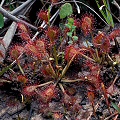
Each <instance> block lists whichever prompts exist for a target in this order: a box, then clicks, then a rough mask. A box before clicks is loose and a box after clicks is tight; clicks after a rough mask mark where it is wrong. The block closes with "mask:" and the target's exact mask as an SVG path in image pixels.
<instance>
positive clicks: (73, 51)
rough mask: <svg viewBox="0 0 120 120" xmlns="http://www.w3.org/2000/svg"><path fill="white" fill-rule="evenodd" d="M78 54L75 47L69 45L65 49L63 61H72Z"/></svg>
mask: <svg viewBox="0 0 120 120" xmlns="http://www.w3.org/2000/svg"><path fill="white" fill-rule="evenodd" d="M78 53H79V49H78V48H75V46H73V45H70V46H68V47H67V48H66V50H65V59H66V60H67V61H70V60H71V59H72V57H73V56H74V55H75V54H76V55H77V54H78Z"/></svg>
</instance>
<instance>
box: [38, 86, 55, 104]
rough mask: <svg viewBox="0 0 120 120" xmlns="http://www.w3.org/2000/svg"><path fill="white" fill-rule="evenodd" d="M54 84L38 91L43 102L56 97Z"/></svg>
mask: <svg viewBox="0 0 120 120" xmlns="http://www.w3.org/2000/svg"><path fill="white" fill-rule="evenodd" d="M56 93H57V91H56V86H55V85H50V86H48V87H47V88H46V89H44V90H42V91H40V92H39V96H40V100H41V102H43V103H48V102H50V101H51V100H52V98H55V97H56V95H57V94H56Z"/></svg>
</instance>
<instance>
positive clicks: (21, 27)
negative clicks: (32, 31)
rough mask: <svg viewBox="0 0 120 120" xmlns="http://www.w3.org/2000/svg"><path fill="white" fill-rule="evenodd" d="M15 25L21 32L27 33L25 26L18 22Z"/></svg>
mask: <svg viewBox="0 0 120 120" xmlns="http://www.w3.org/2000/svg"><path fill="white" fill-rule="evenodd" d="M17 25H18V29H19V30H20V31H21V32H25V33H29V30H28V27H27V26H26V25H25V24H23V23H21V22H18V23H17Z"/></svg>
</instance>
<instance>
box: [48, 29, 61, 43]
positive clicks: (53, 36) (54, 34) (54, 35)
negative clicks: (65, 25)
mask: <svg viewBox="0 0 120 120" xmlns="http://www.w3.org/2000/svg"><path fill="white" fill-rule="evenodd" d="M46 34H47V37H48V38H49V39H50V42H51V43H52V44H54V42H55V40H56V39H57V37H58V35H59V29H58V28H57V27H48V29H47V31H46Z"/></svg>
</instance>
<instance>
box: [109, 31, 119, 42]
mask: <svg viewBox="0 0 120 120" xmlns="http://www.w3.org/2000/svg"><path fill="white" fill-rule="evenodd" d="M116 37H120V29H115V30H113V31H112V32H111V33H110V34H109V38H110V39H111V40H114V39H115V38H116Z"/></svg>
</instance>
